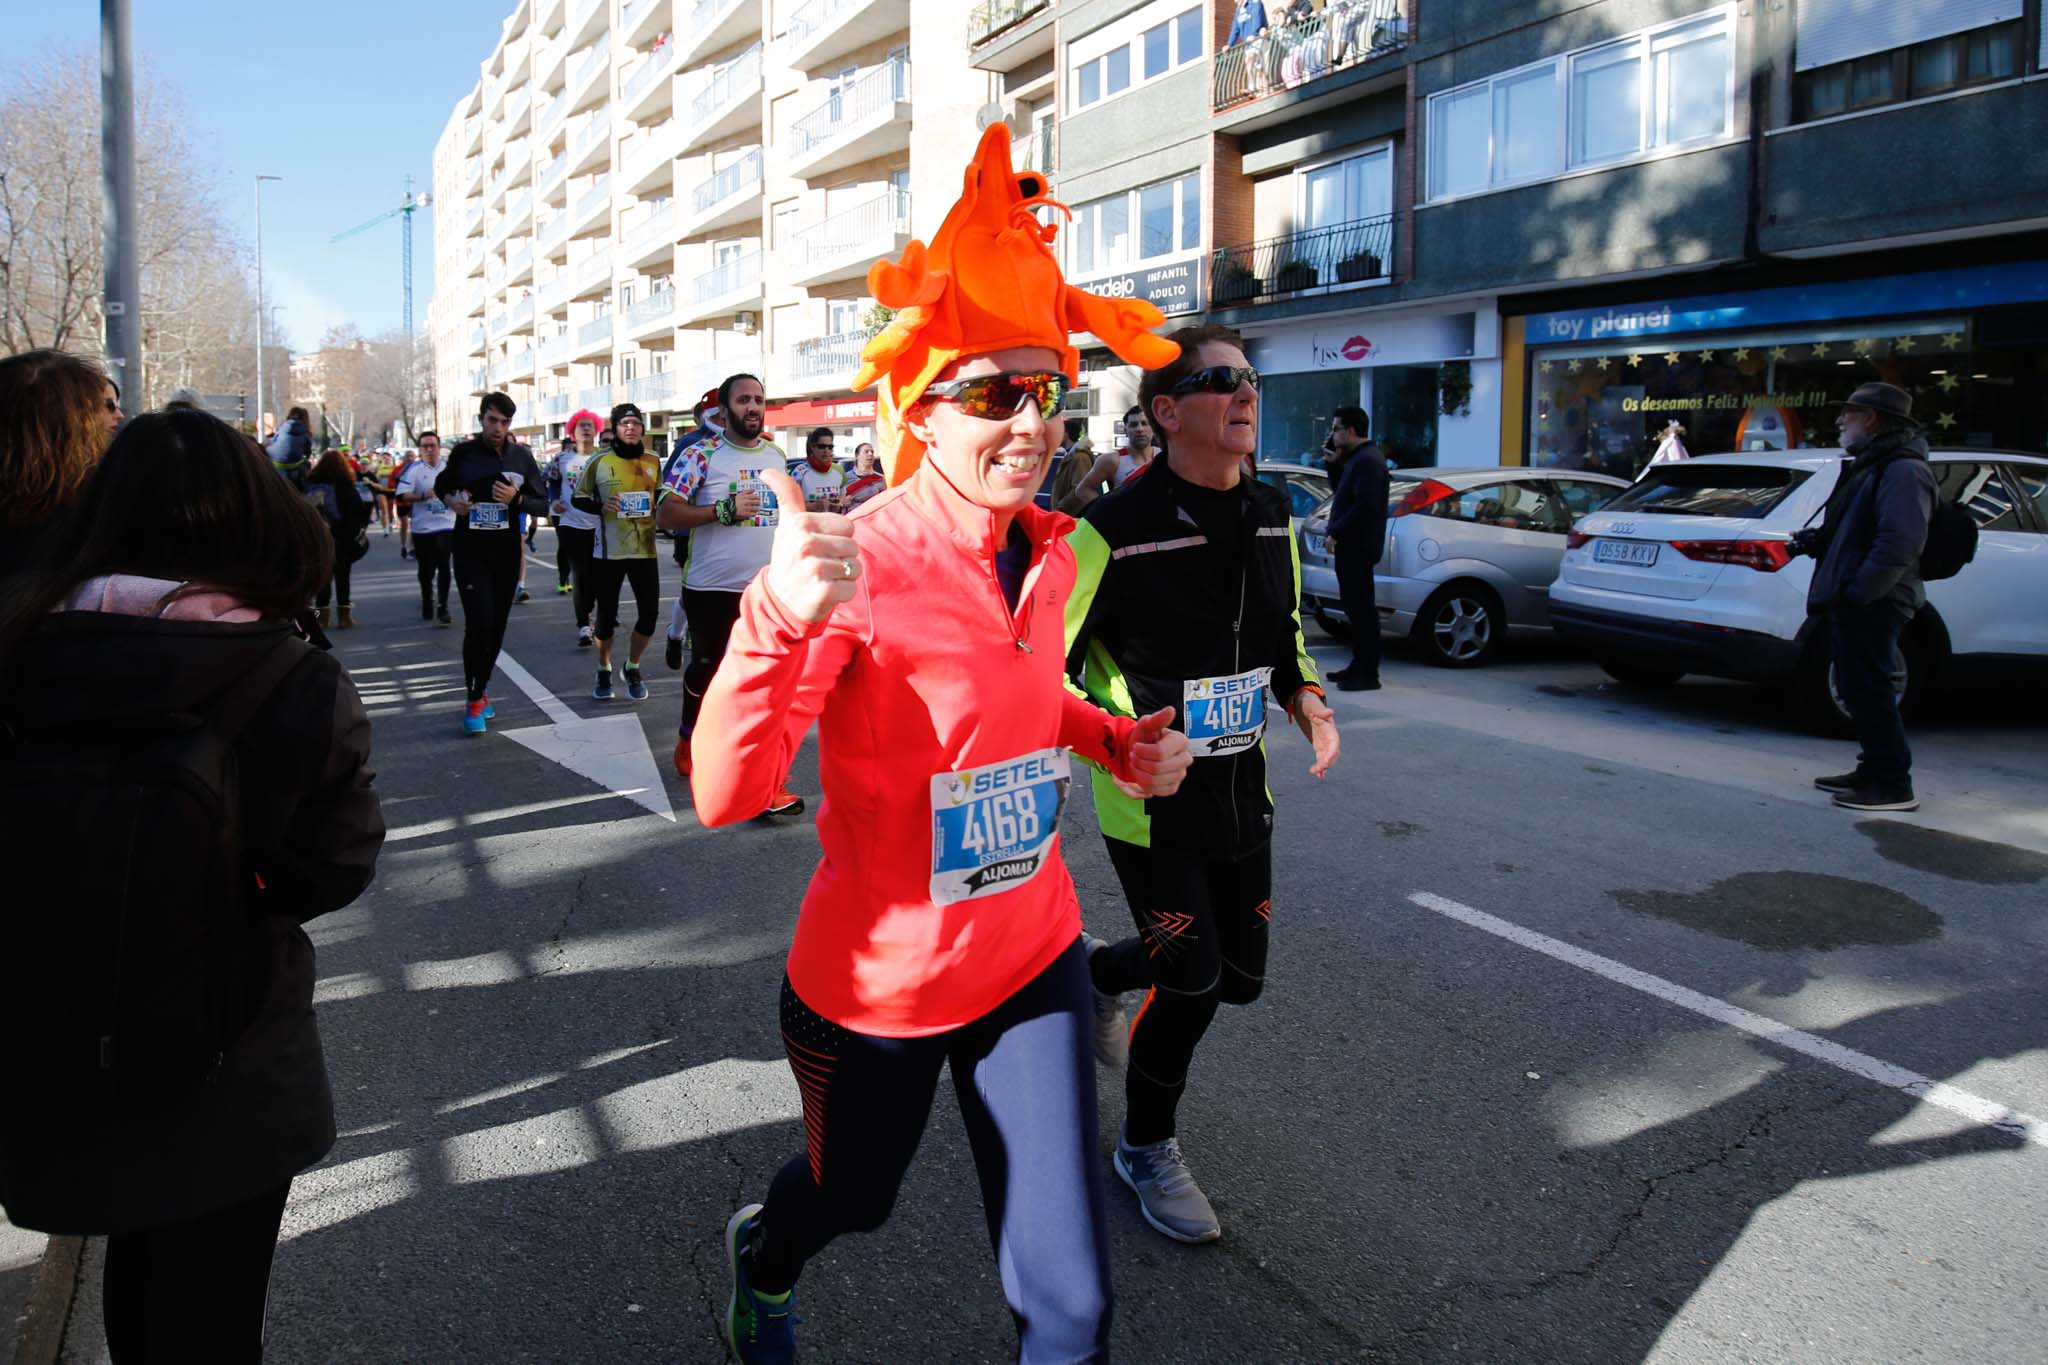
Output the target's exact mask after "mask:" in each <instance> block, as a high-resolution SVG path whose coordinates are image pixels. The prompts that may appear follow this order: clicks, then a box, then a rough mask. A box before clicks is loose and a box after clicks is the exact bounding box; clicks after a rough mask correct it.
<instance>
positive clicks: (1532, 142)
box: [1427, 9, 1735, 199]
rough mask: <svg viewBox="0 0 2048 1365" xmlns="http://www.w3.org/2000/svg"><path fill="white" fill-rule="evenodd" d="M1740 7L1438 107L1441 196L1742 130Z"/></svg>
mask: <svg viewBox="0 0 2048 1365" xmlns="http://www.w3.org/2000/svg"><path fill="white" fill-rule="evenodd" d="M1734 96H1735V42H1734V29H1733V26H1732V19H1731V15H1730V12H1729V11H1728V10H1725V9H1722V10H1715V11H1712V12H1710V13H1709V14H1707V15H1705V16H1702V17H1695V18H1691V19H1686V20H1682V21H1680V22H1678V23H1674V24H1664V25H1660V26H1659V27H1657V28H1652V29H1645V30H1643V31H1642V32H1639V33H1634V34H1630V35H1629V36H1628V37H1626V38H1622V39H1619V40H1617V41H1614V42H1610V43H1602V44H1600V45H1599V46H1597V47H1589V48H1585V49H1583V50H1581V51H1577V52H1571V53H1566V54H1565V55H1563V56H1561V57H1556V58H1553V59H1551V60H1549V61H1544V62H1539V63H1536V64H1535V65H1533V66H1525V67H1520V68H1517V69H1515V70H1513V71H1504V72H1502V73H1501V74H1499V75H1497V76H1491V77H1488V78H1487V79H1486V80H1483V81H1475V82H1473V83H1472V84H1470V85H1465V86H1460V87H1458V88H1457V89H1455V90H1447V91H1444V92H1442V93H1441V94H1437V95H1432V96H1431V97H1430V100H1429V112H1428V122H1427V126H1428V130H1429V149H1428V151H1429V179H1428V184H1429V197H1430V198H1432V199H1447V198H1451V197H1453V196H1456V195H1460V194H1471V193H1474V192H1476V191H1479V190H1484V189H1488V188H1490V187H1493V186H1497V185H1513V184H1524V183H1528V182H1531V181H1536V180H1542V179H1546V178H1548V177H1551V176H1554V175H1557V174H1559V173H1560V172H1562V171H1564V170H1568V169H1569V170H1578V169H1581V168H1584V167H1590V166H1601V165H1612V164H1615V163H1619V162H1622V161H1626V160H1629V159H1631V158H1636V157H1642V156H1647V155H1651V154H1653V153H1656V152H1659V151H1663V150H1666V149H1668V148H1672V147H1683V146H1688V145H1697V144H1703V143H1709V142H1713V141H1717V140H1720V139H1723V138H1727V137H1729V136H1732V134H1733V132H1734V104H1735V99H1734Z"/></svg>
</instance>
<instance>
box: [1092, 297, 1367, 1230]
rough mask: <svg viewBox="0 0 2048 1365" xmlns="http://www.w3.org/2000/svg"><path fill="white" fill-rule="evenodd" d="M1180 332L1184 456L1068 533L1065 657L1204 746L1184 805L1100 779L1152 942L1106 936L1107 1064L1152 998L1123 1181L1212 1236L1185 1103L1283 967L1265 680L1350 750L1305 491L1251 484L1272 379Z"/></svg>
mask: <svg viewBox="0 0 2048 1365" xmlns="http://www.w3.org/2000/svg"><path fill="white" fill-rule="evenodd" d="M1168 339H1169V340H1171V341H1174V342H1176V343H1178V344H1179V345H1180V347H1181V359H1180V360H1178V361H1176V362H1175V363H1173V364H1171V365H1168V366H1167V367H1166V368H1164V369H1161V370H1155V371H1152V372H1151V373H1150V374H1148V375H1146V377H1145V380H1144V384H1143V387H1142V388H1141V389H1140V390H1139V400H1140V403H1141V404H1142V406H1143V407H1144V408H1145V411H1146V413H1147V414H1148V415H1149V416H1150V417H1151V418H1152V419H1153V425H1154V426H1155V427H1156V428H1157V430H1158V433H1159V440H1160V444H1161V445H1162V446H1163V447H1164V448H1165V457H1164V458H1161V459H1155V460H1153V461H1152V463H1151V464H1150V465H1149V466H1148V467H1147V468H1146V469H1145V470H1144V471H1143V472H1142V473H1140V474H1139V475H1137V476H1136V477H1135V478H1133V479H1131V480H1130V481H1129V482H1128V483H1126V484H1125V485H1123V487H1121V488H1118V489H1117V490H1115V491H1114V492H1112V493H1110V494H1108V495H1107V496H1105V497H1102V498H1100V499H1098V500H1097V501H1095V502H1094V503H1092V504H1090V506H1089V508H1088V512H1087V517H1086V520H1084V521H1083V522H1082V523H1081V524H1080V525H1079V526H1077V527H1076V528H1075V530H1074V532H1073V534H1072V535H1071V536H1070V537H1069V543H1070V544H1072V546H1073V547H1074V554H1075V558H1076V560H1077V561H1078V566H1079V575H1078V577H1077V579H1076V581H1075V584H1074V593H1073V596H1072V598H1071V599H1069V601H1068V604H1067V667H1068V672H1069V673H1070V674H1071V675H1072V676H1073V677H1074V678H1075V679H1077V680H1078V681H1079V683H1080V685H1081V687H1082V688H1083V690H1084V691H1085V692H1086V693H1087V694H1088V695H1089V696H1090V697H1091V698H1093V699H1094V700H1095V701H1097V702H1098V703H1100V704H1101V705H1103V706H1104V707H1106V708H1108V709H1109V710H1111V711H1114V712H1117V713H1119V714H1122V715H1145V714H1147V713H1149V712H1151V711H1153V710H1155V709H1157V708H1159V707H1164V706H1171V707H1173V708H1175V709H1176V710H1177V711H1178V712H1179V722H1178V728H1180V729H1182V730H1184V731H1185V732H1186V734H1187V736H1188V742H1189V746H1190V748H1191V749H1192V751H1193V752H1194V754H1195V756H1196V761H1195V765H1194V770H1193V771H1192V772H1191V773H1189V775H1188V777H1187V780H1186V781H1185V782H1184V783H1183V784H1182V786H1181V789H1180V791H1179V792H1178V793H1176V794H1175V795H1173V796H1171V797H1166V798H1154V799H1151V800H1145V801H1140V800H1137V799H1135V798H1134V797H1133V796H1132V795H1131V794H1130V793H1128V792H1127V791H1125V790H1123V789H1122V788H1121V787H1120V785H1119V784H1118V783H1116V782H1115V781H1114V780H1113V779H1111V778H1108V777H1107V775H1105V774H1101V773H1098V774H1097V775H1096V778H1095V809H1096V815H1097V819H1098V820H1099V821H1100V823H1101V826H1102V833H1103V838H1104V840H1105V841H1106V842H1107V844H1108V846H1109V855H1110V861H1111V862H1112V863H1114V864H1115V866H1116V870H1117V877H1118V879H1119V880H1120V881H1121V882H1122V883H1123V887H1124V894H1125V896H1126V897H1127V898H1128V899H1129V901H1130V905H1131V914H1132V917H1133V918H1134V919H1135V920H1136V922H1137V926H1138V936H1137V937H1136V938H1131V939H1126V940H1125V941H1123V942H1122V943H1118V944H1114V945H1109V944H1100V943H1098V944H1096V945H1093V946H1092V947H1091V954H1090V962H1089V965H1090V969H1091V971H1092V974H1093V976H1094V978H1095V987H1096V990H1097V991H1098V992H1099V993H1100V997H1101V999H1100V1002H1099V1003H1100V1008H1099V1010H1098V1018H1097V1024H1098V1027H1097V1032H1096V1044H1097V1053H1098V1055H1099V1056H1100V1057H1101V1058H1102V1060H1103V1061H1104V1062H1106V1063H1110V1064H1114V1063H1115V1062H1116V1061H1118V1060H1120V1054H1121V1053H1122V1051H1123V1038H1122V1017H1121V1009H1120V1007H1119V1006H1118V1004H1117V1003H1116V996H1118V995H1119V994H1121V993H1122V992H1124V991H1127V990H1145V991H1147V995H1146V997H1145V1004H1144V1007H1143V1008H1142V1009H1141V1010H1140V1011H1139V1012H1138V1018H1137V1022H1136V1023H1135V1024H1134V1025H1132V1027H1131V1033H1130V1043H1129V1063H1130V1065H1129V1069H1128V1071H1127V1073H1126V1077H1125V1091H1126V1095H1127V1097H1128V1101H1129V1106H1128V1110H1127V1117H1126V1119H1125V1122H1124V1133H1123V1138H1122V1140H1121V1141H1120V1142H1119V1143H1118V1146H1117V1152H1116V1158H1115V1164H1116V1170H1117V1174H1118V1175H1120V1176H1122V1177H1123V1179H1124V1181H1125V1182H1126V1183H1127V1184H1129V1185H1130V1186H1131V1188H1132V1189H1134V1190H1136V1191H1137V1193H1138V1198H1139V1202H1140V1205H1141V1207H1142V1209H1143V1212H1144V1215H1145V1219H1146V1221H1147V1222H1149V1223H1151V1224H1152V1226H1153V1227H1155V1228H1157V1229H1158V1230H1159V1231H1160V1232H1163V1233H1165V1234H1166V1235H1167V1236H1169V1237H1172V1238H1174V1239H1176V1240H1178V1241H1183V1242H1209V1241H1214V1240H1216V1239H1217V1238H1218V1237H1220V1236H1222V1228H1221V1227H1220V1226H1219V1225H1218V1223H1217V1221H1216V1215H1215V1211H1214V1210H1213V1209H1212V1208H1211V1207H1210V1206H1209V1201H1208V1200H1207V1199H1206V1198H1205V1197H1203V1195H1202V1192H1201V1190H1200V1189H1199V1188H1197V1187H1196V1185H1195V1182H1194V1180H1193V1178H1192V1177H1191V1176H1190V1175H1189V1173H1188V1169H1187V1163H1186V1161H1185V1159H1184V1158H1183V1157H1182V1156H1181V1152H1180V1146H1179V1142H1178V1140H1177V1139H1176V1137H1175V1133H1174V1115H1175V1110H1176V1108H1177V1106H1178V1105H1179V1102H1180V1096H1181V1092H1182V1090H1183V1089H1185V1087H1186V1083H1187V1071H1188V1065H1189V1062H1190V1061H1191V1059H1192V1058H1193V1056H1194V1050H1195V1045H1196V1043H1198V1042H1200V1041H1201V1037H1202V1034H1203V1033H1204V1032H1205V1031H1206V1030H1207V1029H1208V1027H1209V1023H1210V1021H1211V1020H1213V1019H1214V1018H1215V1015H1216V1007H1217V1005H1218V1004H1220V1003H1222V1002H1224V1001H1228V1002H1229V1003H1231V1004H1237V1005H1243V1004H1249V1003H1251V1002H1252V1001H1253V1000H1255V999H1257V998H1258V996H1259V991H1260V989H1261V987H1262V985H1263V983H1264V979H1265V969H1266V936H1267V921H1268V918H1269V916H1270V913H1271V905H1272V902H1271V896H1272V880H1273V875H1272V855H1271V848H1270V841H1271V837H1272V831H1273V803H1272V798H1271V797H1270V796H1269V795H1268V793H1267V790H1266V755H1265V744H1264V740H1263V738H1262V735H1263V732H1264V730H1265V726H1266V693H1267V691H1268V690H1269V689H1270V690H1271V692H1272V693H1273V695H1274V696H1275V697H1276V698H1277V699H1278V700H1279V701H1280V702H1281V703H1282V704H1283V705H1284V706H1285V708H1286V710H1287V713H1288V715H1289V716H1290V717H1291V718H1292V719H1293V720H1294V722H1295V723H1296V724H1297V725H1298V726H1300V728H1301V730H1302V733H1303V734H1304V735H1306V736H1307V737H1308V738H1309V740H1310V741H1311V742H1312V743H1313V744H1314V745H1315V752H1316V758H1315V763H1314V766H1313V767H1311V768H1310V771H1311V772H1312V773H1314V774H1315V775H1316V776H1317V777H1321V776H1322V775H1323V774H1324V773H1326V772H1328V771H1329V768H1330V765H1331V764H1332V763H1334V762H1335V761H1336V759H1337V748H1338V744H1337V728H1336V723H1335V721H1334V719H1333V717H1332V716H1331V714H1330V708H1329V707H1328V706H1327V705H1326V704H1325V703H1324V701H1323V694H1322V688H1321V686H1320V685H1319V684H1318V682H1317V678H1316V669H1315V663H1314V661H1313V660H1311V659H1310V658H1309V656H1308V650H1307V647H1306V646H1305V644H1304V643H1303V641H1302V635H1301V616H1300V601H1301V565H1300V561H1299V559H1298V558H1297V556H1296V552H1295V548H1294V535H1293V531H1292V528H1291V525H1290V520H1289V509H1288V504H1287V498H1286V495H1285V494H1284V493H1282V492H1280V491H1279V490H1277V489H1275V488H1272V487H1271V486H1269V485H1267V484H1264V483H1260V482H1259V481H1257V480H1255V479H1249V478H1246V477H1244V476H1243V461H1244V457H1245V456H1247V455H1250V454H1251V453H1252V452H1253V451H1254V449H1255V448H1256V446H1257V443H1258V376H1257V374H1256V373H1255V372H1254V371H1253V370H1252V369H1251V367H1250V366H1249V365H1247V364H1246V362H1245V357H1244V351H1243V348H1242V346H1241V345H1240V343H1239V342H1238V340H1237V337H1236V335H1235V334H1234V333H1231V332H1229V331H1228V330H1226V329H1224V328H1220V327H1199V328H1187V329H1183V330H1182V331H1180V332H1176V333H1174V334H1173V335H1172V336H1171V337H1169V338H1168Z"/></svg>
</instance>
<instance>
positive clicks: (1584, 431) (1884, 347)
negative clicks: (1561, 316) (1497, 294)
mask: <svg viewBox="0 0 2048 1365" xmlns="http://www.w3.org/2000/svg"><path fill="white" fill-rule="evenodd" d="M1973 341H1974V338H1973V331H1972V326H1971V323H1969V322H1968V321H1965V320H1961V319H1956V318H1943V319H1933V320H1928V319H1917V320H1913V321H1903V322H1902V321H1892V322H1883V321H1878V322H1869V323H1850V324H1827V325H1824V326H1817V327H1806V328H1800V327H1787V328H1780V329H1774V330H1770V331H1764V332H1754V333H1747V334H1742V335H1729V334H1717V335H1696V336H1659V337H1633V338H1617V339H1614V340H1611V341H1607V342H1604V343H1593V344H1590V345H1582V346H1556V347H1537V348H1532V350H1531V359H1530V362H1529V363H1530V372H1529V403H1530V412H1529V433H1530V435H1529V462H1530V463H1531V464H1534V465H1542V466H1546V467H1552V468H1560V469H1589V470H1597V471H1599V472H1601V473H1606V474H1614V475H1617V476H1619V477H1622V478H1633V477H1635V476H1636V475H1637V474H1638V473H1640V472H1641V471H1642V469H1643V468H1644V467H1645V466H1646V465H1648V464H1649V463H1650V462H1651V460H1652V459H1653V458H1654V457H1655V455H1656V453H1657V451H1658V450H1659V449H1660V447H1661V446H1663V445H1664V444H1665V443H1666V442H1667V441H1668V439H1669V438H1670V437H1671V436H1672V435H1674V434H1675V435H1676V437H1677V439H1678V441H1679V442H1680V443H1682V446H1683V448H1684V449H1685V450H1686V451H1687V452H1689V453H1690V454H1692V455H1712V454H1720V453H1724V452H1729V451H1744V450H1752V451H1763V450H1796V449H1805V448H1811V447H1827V446H1832V445H1833V444H1834V442H1835V434H1834V426H1833V420H1832V414H1833V413H1834V411H1835V410H1836V409H1837V408H1838V407H1839V406H1840V405H1841V403H1842V400H1843V399H1844V398H1846V397H1847V396H1848V395H1849V393H1850V391H1851V390H1853V389H1854V388H1855V387H1856V386H1857V385H1858V384H1863V383H1868V382H1870V381H1872V380H1881V381H1883V382H1885V383H1888V384H1896V385H1898V386H1899V387H1900V388H1903V389H1905V390H1906V391H1907V392H1909V393H1911V394H1912V395H1913V404H1914V410H1915V412H1916V413H1925V414H1926V424H1927V432H1928V439H1929V440H1930V442H1932V443H1933V444H1934V445H1937V446H1964V445H1975V446H1998V447H2002V448H2006V449H2018V450H2034V449H2039V448H2041V445H2042V441H2043V436H2044V433H2043V431H2042V418H2041V415H2040V413H2039V412H2038V410H2035V409H2034V408H2032V407H2030V405H2029V404H2028V403H2026V402H2024V401H2022V400H2021V395H2023V394H2031V393H2038V392H2040V390H2041V388H2042V386H2043V385H2044V384H2048V353H2044V352H2042V351H2041V350H2039V349H2038V348H2018V347H2002V346H1995V345H1991V346H1979V345H1975V344H1973ZM1673 424H1676V425H1677V427H1678V430H1677V432H1676V433H1673V432H1672V431H1671V428H1672V426H1673Z"/></svg>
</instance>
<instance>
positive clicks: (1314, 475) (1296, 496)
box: [1259, 461, 1336, 531]
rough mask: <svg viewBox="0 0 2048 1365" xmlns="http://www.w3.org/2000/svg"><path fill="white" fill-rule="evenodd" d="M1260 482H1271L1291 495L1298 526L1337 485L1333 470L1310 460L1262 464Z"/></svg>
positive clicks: (1298, 526) (1290, 498)
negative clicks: (1307, 462) (1310, 463)
mask: <svg viewBox="0 0 2048 1365" xmlns="http://www.w3.org/2000/svg"><path fill="white" fill-rule="evenodd" d="M1259 482H1260V483H1269V484H1271V485H1273V487H1275V488H1277V489H1279V490H1280V491H1281V492H1283V493H1285V494H1286V495H1287V505H1288V508H1289V509H1290V511H1291V512H1292V515H1293V518H1294V522H1293V524H1294V529H1295V530H1296V531H1299V530H1300V529H1301V523H1302V521H1303V520H1304V519H1305V518H1307V517H1308V516H1309V515H1310V514H1312V513H1313V512H1314V511H1315V510H1316V509H1317V508H1318V507H1321V506H1322V505H1323V504H1324V503H1326V502H1328V501H1329V500H1330V495H1331V493H1333V492H1335V491H1336V489H1335V485H1334V484H1333V483H1332V481H1331V479H1330V471H1329V470H1327V469H1318V468H1317V467H1316V466H1314V465H1308V464H1282V463H1280V462H1278V461H1275V462H1274V463H1272V464H1262V465H1260V466H1259Z"/></svg>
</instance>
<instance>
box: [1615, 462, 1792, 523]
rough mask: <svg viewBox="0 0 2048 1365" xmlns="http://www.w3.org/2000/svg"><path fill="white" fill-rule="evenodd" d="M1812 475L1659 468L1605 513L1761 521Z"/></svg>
mask: <svg viewBox="0 0 2048 1365" xmlns="http://www.w3.org/2000/svg"><path fill="white" fill-rule="evenodd" d="M1807 474H1808V471H1806V470H1804V469H1781V468H1779V467H1777V466H1776V465H1765V464H1672V465H1657V466H1654V467H1652V468H1651V469H1649V470H1648V471H1647V472H1645V473H1644V475H1643V477H1642V478H1641V479H1639V480H1637V481H1636V483H1635V484H1634V485H1633V486H1631V487H1630V488H1629V489H1628V490H1627V491H1626V492H1624V493H1623V494H1622V495H1621V496H1620V497H1618V498H1616V499H1615V500H1614V501H1613V502H1610V503H1608V504H1607V505H1606V506H1605V507H1603V508H1601V509H1600V510H1601V511H1603V512H1670V513H1673V514H1676V515H1680V516H1688V517H1745V518H1746V517H1762V516H1768V515H1770V512H1771V509H1772V508H1774V507H1776V506H1777V505H1778V504H1779V503H1781V502H1783V501H1784V500H1785V498H1786V496H1787V495H1789V494H1790V493H1791V492H1792V490H1793V489H1795V488H1797V487H1799V485H1800V484H1802V483H1805V482H1806V479H1807Z"/></svg>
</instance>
